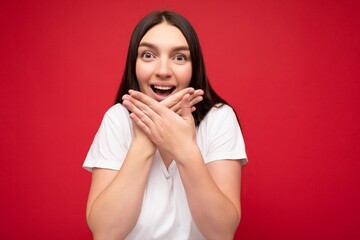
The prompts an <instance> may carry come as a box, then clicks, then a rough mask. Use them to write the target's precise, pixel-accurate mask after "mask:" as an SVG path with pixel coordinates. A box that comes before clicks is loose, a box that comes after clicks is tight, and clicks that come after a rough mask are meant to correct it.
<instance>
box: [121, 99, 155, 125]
mask: <svg viewBox="0 0 360 240" xmlns="http://www.w3.org/2000/svg"><path fill="white" fill-rule="evenodd" d="M133 101H134V100H133V99H132V98H131V97H130V99H129V100H128V99H125V100H124V101H123V105H124V106H125V107H126V109H128V110H129V111H130V112H131V114H130V115H133V118H134V117H136V118H135V119H136V120H137V121H139V120H140V121H141V122H142V123H143V124H145V125H146V126H147V127H148V128H151V127H153V126H154V122H153V120H152V119H151V118H150V117H149V116H148V114H146V113H145V112H144V111H143V110H141V109H139V107H138V106H139V105H141V104H142V103H140V102H138V103H137V104H134V102H133ZM142 128H143V127H142Z"/></svg>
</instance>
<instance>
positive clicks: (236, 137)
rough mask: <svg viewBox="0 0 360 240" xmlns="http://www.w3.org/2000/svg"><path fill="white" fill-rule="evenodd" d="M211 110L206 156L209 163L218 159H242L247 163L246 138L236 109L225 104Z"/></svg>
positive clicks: (242, 162)
mask: <svg viewBox="0 0 360 240" xmlns="http://www.w3.org/2000/svg"><path fill="white" fill-rule="evenodd" d="M211 111H212V112H209V114H211V115H209V116H208V117H209V125H208V126H207V127H208V128H209V131H208V132H209V134H207V140H206V141H207V143H208V147H207V151H206V156H205V157H204V159H205V162H206V163H209V162H212V161H216V160H223V159H230V160H240V161H241V164H242V165H244V164H246V163H247V156H246V151H245V143H244V138H243V135H242V132H241V129H240V126H239V123H238V121H237V118H236V115H235V112H234V110H233V109H232V108H231V107H230V106H228V105H223V106H222V107H220V108H213V109H212V110H211Z"/></svg>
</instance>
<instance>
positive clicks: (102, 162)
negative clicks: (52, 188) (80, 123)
mask: <svg viewBox="0 0 360 240" xmlns="http://www.w3.org/2000/svg"><path fill="white" fill-rule="evenodd" d="M196 131H197V133H196V140H197V144H198V146H199V148H200V151H201V154H202V156H203V159H204V161H205V163H209V162H212V161H216V160H222V159H234V160H240V161H241V163H242V164H245V163H246V162H247V157H246V152H245V145H244V140H243V136H242V133H241V131H240V127H239V124H238V122H237V119H236V116H235V113H234V111H233V109H232V108H231V107H229V106H228V105H223V106H222V107H220V108H215V107H214V108H212V109H211V110H210V111H209V113H208V114H207V115H206V117H205V118H204V119H203V120H202V121H201V123H200V125H199V126H198V127H197V129H196ZM131 138H132V122H131V119H130V117H129V113H128V110H127V109H126V108H125V107H124V106H123V105H121V104H116V105H114V106H112V107H111V108H110V109H109V110H108V111H107V112H106V113H105V116H104V118H103V121H102V123H101V125H100V128H99V130H98V132H97V134H96V136H95V138H94V141H93V143H92V145H91V147H90V150H89V152H88V154H87V157H86V159H85V162H84V164H83V167H84V168H85V169H87V170H89V171H91V169H92V168H94V167H97V168H108V169H114V170H119V169H120V168H121V165H122V163H123V161H124V159H125V156H126V154H127V150H128V149H129V146H130V143H131ZM143 239H147V240H151V239H164V240H168V239H171V240H189V239H194V240H198V239H204V237H203V236H202V234H201V233H200V231H199V230H198V228H197V227H196V225H195V223H194V221H193V219H192V217H191V213H190V209H189V206H188V203H187V199H186V195H185V190H184V187H183V184H182V182H181V178H180V174H179V171H178V168H177V165H176V162H175V161H173V162H172V163H171V164H170V166H169V168H168V169H166V167H165V164H164V162H163V161H162V159H161V157H160V154H159V152H158V151H156V153H155V156H154V159H153V164H152V168H151V170H150V174H149V179H148V183H147V186H146V189H145V193H144V198H143V203H142V208H141V212H140V215H139V218H138V221H137V223H136V225H135V227H134V229H133V230H132V231H131V232H130V234H129V235H128V236H127V238H126V240H143Z"/></svg>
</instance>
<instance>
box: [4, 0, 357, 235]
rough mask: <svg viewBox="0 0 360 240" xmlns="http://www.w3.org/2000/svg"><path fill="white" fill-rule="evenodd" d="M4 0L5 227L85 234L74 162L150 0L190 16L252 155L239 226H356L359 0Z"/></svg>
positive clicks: (319, 231)
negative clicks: (132, 33)
mask: <svg viewBox="0 0 360 240" xmlns="http://www.w3.org/2000/svg"><path fill="white" fill-rule="evenodd" d="M7 2H8V3H4V1H3V2H2V3H1V4H0V24H1V32H2V33H1V37H0V43H1V47H0V48H1V52H0V53H1V64H0V91H1V92H0V94H1V95H0V96H1V101H0V109H1V111H0V114H1V116H0V121H1V124H0V126H1V137H0V139H1V142H0V151H1V155H0V156H1V174H0V186H1V189H0V191H1V198H0V201H1V212H0V214H1V218H0V229H1V234H0V235H1V238H2V239H53V240H54V239H74V240H75V239H76V240H78V239H90V238H91V234H90V232H89V230H88V228H87V226H86V222H85V204H86V198H87V193H88V188H89V184H90V177H91V176H90V174H89V173H88V172H86V171H85V170H83V169H82V168H81V165H82V162H83V160H84V158H85V155H86V153H87V150H88V148H89V146H90V144H91V141H92V139H93V137H94V134H95V133H96V131H97V128H98V126H99V124H100V121H101V118H102V116H103V113H104V112H105V111H106V109H107V108H108V107H109V106H111V104H112V101H113V99H114V95H115V92H116V88H117V87H118V85H119V80H120V77H121V74H122V71H123V66H124V60H125V54H126V51H127V46H128V40H129V38H130V34H131V30H132V29H133V27H134V25H135V23H136V22H137V21H138V20H139V19H140V18H141V17H142V16H143V15H144V14H145V13H147V12H149V11H150V10H153V9H163V8H170V9H174V10H177V11H179V12H180V13H183V14H184V15H185V16H186V17H188V19H189V20H190V21H191V22H192V23H193V25H194V26H195V28H196V29H197V31H198V33H199V36H200V41H201V43H202V46H203V51H204V55H205V58H206V64H207V69H208V72H209V75H210V80H211V82H212V84H213V85H214V87H215V88H216V89H217V90H218V91H219V93H220V94H221V95H223V96H224V97H225V98H226V99H228V100H229V102H230V103H231V104H232V105H233V106H234V108H235V110H236V111H237V113H238V115H239V117H240V120H241V125H242V129H243V132H244V136H245V140H246V146H247V153H248V157H249V164H248V165H246V167H244V171H243V179H242V206H243V217H242V222H241V224H240V227H239V230H238V232H237V235H236V236H237V237H236V239H247V240H250V239H277V240H285V239H334V240H335V239H360V228H359V227H358V226H359V224H360V220H359V216H360V207H359V203H360V193H359V180H360V177H359V174H358V172H359V169H360V161H359V159H360V158H359V156H360V151H359V149H360V147H359V143H360V124H359V123H360V111H359V110H360V109H359V105H360V94H359V93H360V81H359V80H360V60H359V56H360V49H359V48H360V33H359V22H360V17H359V12H360V4H359V3H358V1H355V0H354V1H340V0H338V1H335V0H330V1H329V0H328V1H325V0H324V1H302V0H298V1H280V0H273V1H261V0H246V1H230V0H222V1H189V0H153V1H147V0H138V1H131V2H128V3H122V1H96V0H94V1H21V0H18V1H7Z"/></svg>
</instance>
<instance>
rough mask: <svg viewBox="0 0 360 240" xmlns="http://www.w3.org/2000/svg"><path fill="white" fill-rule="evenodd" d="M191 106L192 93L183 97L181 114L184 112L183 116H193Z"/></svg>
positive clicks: (186, 117)
mask: <svg viewBox="0 0 360 240" xmlns="http://www.w3.org/2000/svg"><path fill="white" fill-rule="evenodd" d="M191 108H192V106H191V105H190V95H189V94H186V95H185V96H184V97H183V98H182V99H181V114H182V115H181V116H182V117H183V118H185V119H188V118H190V117H192V115H191Z"/></svg>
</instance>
